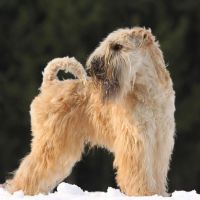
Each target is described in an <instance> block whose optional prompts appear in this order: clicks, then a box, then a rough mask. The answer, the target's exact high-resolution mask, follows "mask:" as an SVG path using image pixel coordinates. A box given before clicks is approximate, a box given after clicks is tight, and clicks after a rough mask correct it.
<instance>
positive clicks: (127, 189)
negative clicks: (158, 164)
mask: <svg viewBox="0 0 200 200" xmlns="http://www.w3.org/2000/svg"><path fill="white" fill-rule="evenodd" d="M121 135H123V136H120V137H119V138H117V139H116V142H115V150H114V154H115V160H114V166H115V167H116V169H117V176H116V180H117V183H118V185H119V187H120V189H121V190H122V192H124V193H125V194H127V195H129V196H132V195H134V196H144V195H153V194H155V193H156V188H155V187H156V184H155V180H154V177H153V169H152V165H153V163H152V158H151V156H152V150H151V147H150V146H149V144H145V141H143V139H142V138H136V137H134V136H133V135H132V134H129V132H128V131H127V132H123V134H121Z"/></svg>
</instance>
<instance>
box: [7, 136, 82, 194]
mask: <svg viewBox="0 0 200 200" xmlns="http://www.w3.org/2000/svg"><path fill="white" fill-rule="evenodd" d="M74 140H76V141H74ZM74 144H76V145H74ZM82 150H83V144H82V142H81V141H80V137H79V139H78V138H75V137H74V138H73V137H71V138H70V140H68V139H67V138H64V137H59V136H58V135H57V136H56V137H55V136H51V137H48V138H46V139H45V138H44V137H40V138H39V137H36V138H34V140H33V142H32V150H31V152H30V154H29V155H28V156H26V157H25V158H24V159H23V161H22V162H21V164H20V166H19V169H18V170H17V171H16V173H15V176H14V178H13V179H12V180H8V181H7V184H6V189H7V190H8V191H9V192H11V193H13V192H15V191H17V190H23V192H24V193H25V194H28V195H34V194H37V193H48V192H49V191H51V190H52V189H53V188H54V187H55V186H56V185H57V184H58V183H59V182H61V181H62V180H63V179H64V178H65V177H66V176H67V175H69V173H70V172H71V169H72V167H73V165H74V164H75V162H76V161H77V160H79V159H80V157H81V152H82Z"/></svg>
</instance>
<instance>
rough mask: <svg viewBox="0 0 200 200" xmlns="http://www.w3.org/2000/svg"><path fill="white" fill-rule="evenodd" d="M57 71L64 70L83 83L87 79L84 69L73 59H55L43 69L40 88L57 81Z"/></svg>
mask: <svg viewBox="0 0 200 200" xmlns="http://www.w3.org/2000/svg"><path fill="white" fill-rule="evenodd" d="M59 70H64V71H65V72H66V73H67V72H70V73H72V74H73V75H74V76H75V77H76V78H78V79H81V80H82V81H83V82H85V81H86V79H87V73H86V71H85V69H84V68H83V66H82V64H81V63H80V62H78V61H77V60H76V59H75V58H74V57H72V58H69V57H63V58H55V59H53V60H51V61H50V62H49V63H48V64H47V66H46V68H45V69H44V72H43V82H42V86H41V88H43V87H45V86H49V85H50V84H52V83H54V82H55V81H59V80H58V77H57V73H58V71H59Z"/></svg>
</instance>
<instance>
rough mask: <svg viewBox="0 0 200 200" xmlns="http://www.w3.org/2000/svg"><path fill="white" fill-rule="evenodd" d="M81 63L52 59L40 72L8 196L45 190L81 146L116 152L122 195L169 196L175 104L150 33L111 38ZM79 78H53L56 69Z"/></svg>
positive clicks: (130, 31)
mask: <svg viewBox="0 0 200 200" xmlns="http://www.w3.org/2000/svg"><path fill="white" fill-rule="evenodd" d="M86 67H87V72H88V76H87V74H86V72H85V70H84V68H83V66H82V65H81V64H80V63H79V62H78V61H76V60H75V59H74V58H68V57H67V58H58V59H56V60H53V61H51V62H50V63H49V64H48V65H47V67H46V68H45V70H44V74H43V83H42V86H41V88H40V94H39V95H38V96H37V97H36V98H35V99H34V100H33V102H32V104H31V111H30V114H31V124H32V136H33V139H32V143H31V152H30V153H29V154H28V155H27V156H26V157H25V158H24V159H23V160H22V162H21V164H20V166H19V168H18V170H17V171H16V172H15V175H14V177H13V178H12V179H10V180H8V181H7V183H6V189H7V190H8V191H10V192H11V193H12V192H15V191H17V190H23V191H24V193H25V194H29V195H34V194H37V193H48V192H49V191H51V190H52V189H53V188H54V187H55V186H56V185H57V184H58V183H59V182H61V181H62V180H63V179H64V178H66V177H67V176H68V175H69V174H70V172H71V170H72V167H73V166H74V164H75V163H76V162H77V161H79V160H80V159H81V154H82V153H83V151H84V146H85V144H90V145H91V147H92V146H100V147H104V148H106V149H108V150H109V151H110V152H112V153H113V155H114V167H115V168H116V170H117V172H116V181H117V184H118V186H119V187H120V189H121V191H122V192H124V193H125V194H126V195H129V196H132V195H135V196H138V195H153V194H158V195H163V196H166V195H167V173H168V170H169V165H170V159H171V154H172V151H173V146H174V132H175V121H174V111H175V106H174V100H175V92H174V90H173V84H172V80H171V78H170V74H169V72H168V71H167V69H166V65H165V62H164V59H163V54H162V52H161V50H160V48H159V44H158V42H157V41H156V40H155V37H154V36H153V35H152V33H151V31H150V30H147V29H145V28H140V27H134V28H125V29H118V30H116V31H114V32H112V33H110V34H109V35H108V36H107V37H106V38H105V39H104V40H103V41H102V42H101V43H100V45H99V46H98V47H97V48H96V49H95V50H94V52H93V53H92V54H91V55H90V56H89V58H88V60H87V62H86ZM60 69H63V70H66V71H70V72H72V73H73V74H74V75H75V76H76V77H78V79H75V80H64V81H59V80H58V79H57V76H56V75H57V72H58V70H60Z"/></svg>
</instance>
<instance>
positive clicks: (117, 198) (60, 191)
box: [0, 183, 200, 200]
mask: <svg viewBox="0 0 200 200" xmlns="http://www.w3.org/2000/svg"><path fill="white" fill-rule="evenodd" d="M0 200H200V194H197V193H196V192H195V191H191V192H185V191H175V192H174V193H173V194H172V196H171V197H161V196H158V195H154V196H148V197H128V196H126V195H124V194H122V193H121V192H120V191H119V190H118V189H113V188H111V187H109V188H108V190H107V192H87V191H83V190H82V189H81V188H79V187H78V186H76V185H71V184H68V183H61V184H59V185H58V187H57V191H56V192H54V193H49V194H48V195H43V194H38V195H35V196H26V195H24V193H23V192H22V191H17V192H15V193H14V194H13V195H11V194H9V193H8V192H7V191H5V190H4V189H3V188H0Z"/></svg>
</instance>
